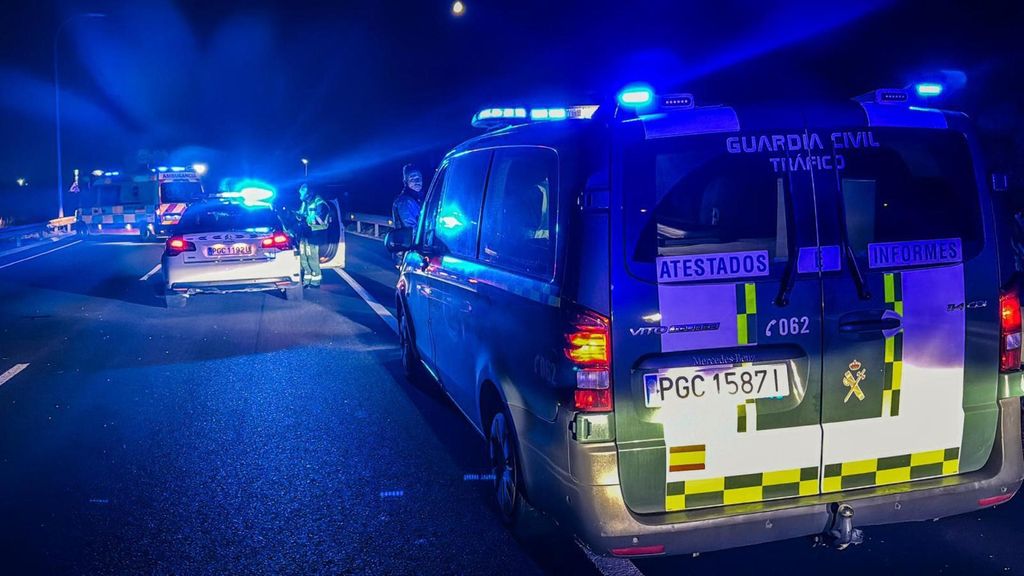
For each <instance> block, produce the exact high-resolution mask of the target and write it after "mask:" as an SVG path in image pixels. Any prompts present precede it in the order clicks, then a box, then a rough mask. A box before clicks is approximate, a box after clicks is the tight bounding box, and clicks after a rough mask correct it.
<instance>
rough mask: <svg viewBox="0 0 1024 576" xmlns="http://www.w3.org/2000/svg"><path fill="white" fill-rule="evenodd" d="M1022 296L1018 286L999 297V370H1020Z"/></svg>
mask: <svg viewBox="0 0 1024 576" xmlns="http://www.w3.org/2000/svg"><path fill="white" fill-rule="evenodd" d="M1020 330H1021V321H1020V296H1018V295H1017V288H1016V286H1014V287H1012V288H1010V289H1009V290H1005V291H1003V293H1002V294H1000V296H999V342H1000V347H999V350H1000V353H999V369H1000V370H1002V371H1003V372H1010V371H1013V370H1020V340H1021V333H1020Z"/></svg>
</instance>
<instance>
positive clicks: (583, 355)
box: [565, 310, 612, 412]
mask: <svg viewBox="0 0 1024 576" xmlns="http://www.w3.org/2000/svg"><path fill="white" fill-rule="evenodd" d="M609 324H610V323H609V321H608V319H607V318H605V317H604V316H601V315H600V314H597V313H596V312H592V311H590V310H583V311H580V312H577V313H575V314H573V316H572V317H571V319H570V322H569V327H568V330H567V331H566V334H565V357H566V358H568V359H569V360H570V361H572V364H573V368H574V369H575V370H576V390H575V405H576V410H578V411H580V412H611V411H612V390H611V344H610V343H611V330H610V328H609Z"/></svg>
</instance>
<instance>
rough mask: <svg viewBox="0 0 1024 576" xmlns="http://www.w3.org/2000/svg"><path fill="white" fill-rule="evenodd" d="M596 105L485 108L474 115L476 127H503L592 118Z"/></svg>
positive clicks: (473, 122) (474, 125)
mask: <svg viewBox="0 0 1024 576" xmlns="http://www.w3.org/2000/svg"><path fill="white" fill-rule="evenodd" d="M597 108H598V107H597V106H596V105H586V106H569V107H567V108H484V109H483V110H481V111H479V112H477V113H476V114H475V115H474V116H473V121H472V124H473V127H474V128H502V127H505V126H512V125H514V124H528V123H530V122H550V121H558V120H590V119H591V118H593V117H594V113H595V112H597Z"/></svg>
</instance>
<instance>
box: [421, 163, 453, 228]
mask: <svg viewBox="0 0 1024 576" xmlns="http://www.w3.org/2000/svg"><path fill="white" fill-rule="evenodd" d="M447 172H448V166H447V164H445V165H443V166H441V168H440V169H438V171H437V175H436V176H434V181H433V182H431V183H430V190H428V191H427V195H426V197H425V199H426V200H425V202H426V203H425V204H424V205H423V208H422V209H421V210H420V223H419V228H418V232H417V234H416V238H417V242H416V243H417V244H419V245H421V246H433V245H434V216H435V215H436V214H437V205H438V204H440V203H441V192H442V191H443V190H444V182H445V175H446V174H447Z"/></svg>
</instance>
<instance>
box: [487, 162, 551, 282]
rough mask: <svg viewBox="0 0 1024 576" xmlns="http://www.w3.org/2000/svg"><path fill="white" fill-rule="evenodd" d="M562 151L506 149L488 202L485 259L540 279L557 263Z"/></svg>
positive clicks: (493, 170) (494, 169)
mask: <svg viewBox="0 0 1024 576" xmlns="http://www.w3.org/2000/svg"><path fill="white" fill-rule="evenodd" d="M557 175H558V156H557V155H556V154H555V152H554V151H553V150H548V149H544V148H504V149H499V150H497V151H496V152H495V153H494V163H493V166H492V167H491V176H490V179H489V181H488V185H487V198H486V200H485V202H484V215H483V227H482V229H481V232H480V259H481V260H483V261H485V262H490V263H493V264H495V265H497V266H500V267H502V268H506V269H508V270H511V271H515V272H522V273H525V274H529V275H531V276H536V277H539V278H551V276H552V275H553V273H554V267H555V222H556V206H557V205H558V202H557V191H558V182H557Z"/></svg>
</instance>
